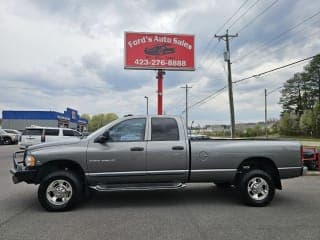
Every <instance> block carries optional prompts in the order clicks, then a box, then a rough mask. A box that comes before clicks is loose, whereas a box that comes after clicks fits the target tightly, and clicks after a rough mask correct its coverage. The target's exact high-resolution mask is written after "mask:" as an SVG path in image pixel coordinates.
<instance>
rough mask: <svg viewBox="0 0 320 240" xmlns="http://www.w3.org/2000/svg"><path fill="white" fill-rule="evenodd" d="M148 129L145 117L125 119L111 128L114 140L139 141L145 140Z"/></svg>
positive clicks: (112, 139)
mask: <svg viewBox="0 0 320 240" xmlns="http://www.w3.org/2000/svg"><path fill="white" fill-rule="evenodd" d="M145 129H146V119H145V118H135V119H128V120H125V121H123V122H121V123H119V124H117V125H115V126H113V127H112V128H111V129H109V136H110V141H112V142H138V141H144V135H145Z"/></svg>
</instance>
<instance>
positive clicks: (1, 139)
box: [0, 129, 19, 145]
mask: <svg viewBox="0 0 320 240" xmlns="http://www.w3.org/2000/svg"><path fill="white" fill-rule="evenodd" d="M18 139H19V136H18V135H17V134H15V133H8V132H6V131H5V130H3V129H0V143H1V144H5V145H9V144H17V143H18Z"/></svg>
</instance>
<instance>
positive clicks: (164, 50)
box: [144, 44, 175, 55]
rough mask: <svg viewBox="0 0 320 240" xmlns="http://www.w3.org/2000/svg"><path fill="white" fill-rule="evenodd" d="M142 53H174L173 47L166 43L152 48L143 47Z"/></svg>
mask: <svg viewBox="0 0 320 240" xmlns="http://www.w3.org/2000/svg"><path fill="white" fill-rule="evenodd" d="M144 53H145V54H148V55H165V54H170V53H175V49H174V48H170V47H168V46H167V45H166V44H163V45H156V46H153V47H152V48H145V49H144Z"/></svg>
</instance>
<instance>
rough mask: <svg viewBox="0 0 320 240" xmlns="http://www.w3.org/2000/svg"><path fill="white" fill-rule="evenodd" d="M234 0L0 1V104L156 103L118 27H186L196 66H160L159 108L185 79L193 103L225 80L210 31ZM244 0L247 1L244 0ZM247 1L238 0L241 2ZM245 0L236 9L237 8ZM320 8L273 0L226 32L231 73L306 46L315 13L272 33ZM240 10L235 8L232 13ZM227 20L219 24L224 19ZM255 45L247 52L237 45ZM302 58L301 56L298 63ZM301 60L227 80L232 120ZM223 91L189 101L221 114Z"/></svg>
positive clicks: (126, 109)
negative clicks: (132, 66) (131, 63)
mask: <svg viewBox="0 0 320 240" xmlns="http://www.w3.org/2000/svg"><path fill="white" fill-rule="evenodd" d="M241 3H242V2H241V1H238V0H230V1H228V4H223V3H222V2H221V1H218V0H215V1H212V0H203V1H198V2H197V3H195V2H194V1H192V0H186V1H170V0H164V1H160V0H158V1H147V0H139V1H130V0H124V1H102V0H92V1H85V0H77V1H75V0H63V1H43V0H23V1H18V0H11V1H2V2H1V3H0V31H1V38H0V52H1V55H0V86H1V87H0V110H7V109H52V110H57V111H63V110H64V109H65V108H66V107H67V106H70V107H73V108H76V109H78V110H79V111H80V113H89V114H96V113H100V112H115V113H117V114H118V115H124V114H127V113H133V114H144V113H145V106H146V102H145V99H144V96H148V97H149V100H150V112H151V113H156V110H157V109H156V107H157V93H156V91H157V80H156V78H155V77H156V71H153V70H147V71H144V70H124V69H123V51H124V49H123V36H124V32H125V31H137V32H139V31H142V32H173V33H189V34H194V35H195V37H196V63H197V66H196V68H197V70H196V71H195V72H175V71H167V72H166V75H165V78H164V109H165V112H166V113H168V114H178V115H180V114H181V113H182V111H183V110H184V108H185V91H184V89H182V88H181V86H183V85H185V84H186V83H188V85H190V86H192V88H191V89H190V91H189V103H190V104H193V103H195V102H197V101H199V100H201V99H203V98H204V97H206V96H208V95H209V94H212V93H213V92H215V91H216V90H218V89H220V88H221V87H223V86H225V85H226V84H227V74H226V73H227V69H226V63H225V62H224V60H223V51H224V48H225V42H224V41H220V42H218V39H217V38H214V37H213V36H214V34H215V33H216V32H217V30H218V29H219V28H220V27H221V26H222V25H223V23H224V22H225V21H226V20H227V19H228V18H229V17H230V16H231V15H232V14H233V13H234V11H235V10H236V9H237V8H238V7H239V6H240V4H241ZM252 3H253V1H249V2H248V5H247V7H248V6H249V5H250V4H252ZM269 4H270V2H269V1H262V0H261V1H260V3H259V4H257V5H256V7H254V8H252V9H251V10H250V11H249V12H248V13H247V14H246V15H245V16H243V17H242V18H240V19H239V21H238V22H237V23H236V24H235V25H234V26H233V27H232V28H231V30H230V32H231V33H232V34H233V33H236V31H237V30H239V29H240V28H241V27H242V26H244V25H245V24H247V23H248V22H250V20H252V19H253V18H254V17H255V16H256V15H257V14H259V13H260V12H261V11H262V10H263V9H264V8H265V7H266V6H268V5H269ZM247 7H246V8H247ZM246 8H244V9H243V10H242V11H245V9H246ZM319 8H320V3H318V2H317V1H311V0H307V1H302V0H300V1H293V2H292V1H290V0H283V1H278V2H277V3H276V4H275V5H274V6H273V7H272V8H271V9H270V10H269V11H267V12H266V13H265V14H264V15H262V16H261V17H260V18H258V19H257V20H256V21H255V22H254V23H252V24H251V25H249V26H248V27H247V28H246V29H245V30H244V31H243V32H240V34H239V37H237V38H235V39H233V40H232V41H231V45H230V46H231V57H232V58H231V59H232V61H233V64H232V71H233V80H237V79H241V78H243V77H247V76H251V75H253V74H257V73H259V72H262V71H265V70H269V69H271V68H273V67H277V66H279V65H283V64H287V63H290V62H292V61H295V60H298V59H301V58H304V57H307V56H311V55H314V54H315V53H316V52H317V51H318V49H319V42H318V40H317V36H318V34H319V31H320V24H319V22H320V16H317V17H314V18H313V19H312V20H310V21H307V22H306V23H304V24H302V25H301V26H300V27H298V28H296V29H294V30H292V31H291V32H289V33H288V34H285V35H283V36H282V37H281V38H279V39H278V40H276V41H273V42H271V43H270V44H268V45H267V46H266V48H264V49H262V50H261V46H262V44H263V43H265V42H266V41H269V40H271V39H272V38H274V37H276V36H277V35H279V34H280V33H281V32H284V31H286V30H288V29H290V27H292V26H294V25H295V24H298V23H299V22H301V21H302V20H303V19H305V18H306V17H308V16H311V15H312V14H314V13H315V12H316V11H317V9H319ZM240 14H241V12H239V13H238V15H237V16H240ZM229 26H230V23H229V24H227V25H226V27H229ZM224 32H225V29H222V30H221V31H220V32H219V34H223V33H224ZM252 51H255V52H254V53H253V54H251V55H249V56H247V57H246V54H248V53H250V52H252ZM304 64H306V63H304ZM304 64H299V65H297V66H294V67H292V68H286V69H283V70H281V71H278V72H274V73H272V74H270V75H267V76H264V77H263V78H259V79H251V80H250V81H246V82H244V83H243V84H239V85H235V86H234V100H235V111H236V121H237V122H245V121H260V120H263V106H264V102H263V101H264V98H263V90H264V88H267V89H274V88H277V87H278V86H279V85H280V86H281V85H282V84H283V83H284V82H285V81H286V80H287V79H289V78H290V77H291V76H292V75H293V74H294V73H295V72H298V71H301V70H302V69H303V65H304ZM279 97H280V94H279V93H278V92H275V93H273V94H271V95H270V96H269V98H268V103H269V108H270V109H269V110H270V111H269V113H270V118H278V117H279V113H280V111H281V108H280V106H279V104H278V101H279ZM229 115H230V113H229V103H228V94H227V91H225V92H223V93H222V94H221V95H219V96H217V97H216V98H214V99H212V100H211V101H209V102H207V103H205V104H203V105H201V106H199V107H195V108H192V109H191V110H190V119H191V120H195V121H196V122H198V123H201V124H206V123H228V122H229Z"/></svg>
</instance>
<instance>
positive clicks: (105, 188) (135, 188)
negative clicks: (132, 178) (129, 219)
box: [90, 183, 186, 192]
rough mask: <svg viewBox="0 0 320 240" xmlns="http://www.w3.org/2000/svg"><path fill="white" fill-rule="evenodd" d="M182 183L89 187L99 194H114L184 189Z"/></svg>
mask: <svg viewBox="0 0 320 240" xmlns="http://www.w3.org/2000/svg"><path fill="white" fill-rule="evenodd" d="M185 186H186V184H184V183H174V184H172V183H170V184H148V185H147V184H110V185H96V186H90V188H91V189H94V190H96V191H99V192H115V191H150V190H174V189H179V188H184V187H185Z"/></svg>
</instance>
